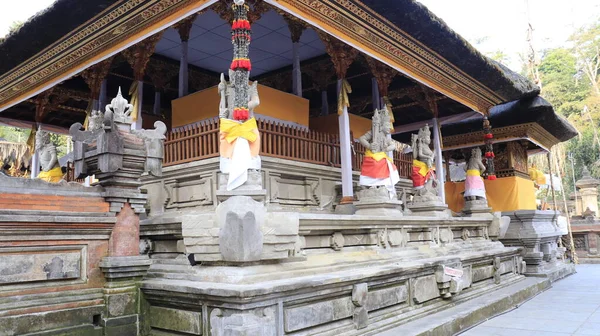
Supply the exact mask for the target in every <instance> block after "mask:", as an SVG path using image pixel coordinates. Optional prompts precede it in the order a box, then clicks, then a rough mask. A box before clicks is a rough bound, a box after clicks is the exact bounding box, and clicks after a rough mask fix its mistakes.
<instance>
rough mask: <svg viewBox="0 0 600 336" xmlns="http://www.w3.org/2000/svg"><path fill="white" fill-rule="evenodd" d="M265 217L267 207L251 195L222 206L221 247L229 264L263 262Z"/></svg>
mask: <svg viewBox="0 0 600 336" xmlns="http://www.w3.org/2000/svg"><path fill="white" fill-rule="evenodd" d="M265 216H266V209H265V207H264V205H263V204H262V203H260V202H256V201H254V200H253V199H252V198H251V197H248V196H233V197H230V198H229V199H228V200H227V201H225V202H223V203H221V204H219V206H218V207H217V222H218V223H219V227H220V231H219V248H220V251H221V255H223V259H224V260H225V261H235V262H248V261H257V260H260V257H261V254H262V251H263V234H262V232H261V226H262V225H264V223H265Z"/></svg>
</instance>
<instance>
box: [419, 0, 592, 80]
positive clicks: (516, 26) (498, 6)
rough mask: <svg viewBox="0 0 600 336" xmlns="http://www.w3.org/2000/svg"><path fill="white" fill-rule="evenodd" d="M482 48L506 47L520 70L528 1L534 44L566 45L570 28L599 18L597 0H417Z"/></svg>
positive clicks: (511, 62) (512, 65)
mask: <svg viewBox="0 0 600 336" xmlns="http://www.w3.org/2000/svg"><path fill="white" fill-rule="evenodd" d="M418 1H419V2H421V3H422V4H424V5H425V6H427V7H428V8H429V10H431V11H432V12H433V13H435V14H436V15H437V16H438V17H440V18H441V19H442V20H444V21H445V22H446V23H447V24H448V25H449V26H450V27H451V28H452V29H454V31H456V32H457V33H458V34H459V35H461V36H463V37H464V38H465V39H467V40H468V41H469V42H471V44H473V46H475V47H476V48H477V49H479V50H480V51H481V52H483V53H484V54H485V53H493V52H495V51H497V50H503V51H504V52H505V53H506V54H508V56H509V57H510V60H509V63H508V66H509V67H510V68H512V69H513V70H515V71H520V70H521V69H520V68H521V62H520V58H519V54H522V53H523V52H524V50H525V48H526V37H527V3H528V2H529V16H530V20H531V24H532V25H533V29H534V32H533V36H534V47H535V49H536V51H538V52H541V51H543V50H544V49H549V48H555V47H560V46H564V45H565V44H566V41H567V39H568V38H569V35H570V34H571V32H573V31H574V30H575V29H576V28H579V27H581V26H582V25H584V24H589V23H590V22H592V21H593V20H595V19H598V18H600V1H598V0H502V1H498V0H418Z"/></svg>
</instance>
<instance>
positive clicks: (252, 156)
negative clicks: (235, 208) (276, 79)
mask: <svg viewBox="0 0 600 336" xmlns="http://www.w3.org/2000/svg"><path fill="white" fill-rule="evenodd" d="M235 76H241V77H243V78H241V79H240V78H237V79H235ZM247 77H248V73H247V72H246V73H244V72H243V71H241V72H238V71H232V70H229V78H230V81H229V82H227V81H226V80H225V76H224V75H223V74H221V82H220V83H219V86H218V89H219V95H220V96H221V101H220V103H219V118H220V144H219V152H220V157H221V160H220V170H221V173H223V174H227V187H226V189H227V190H228V191H231V190H234V189H236V188H238V187H240V186H241V185H243V184H245V183H246V182H250V181H257V179H256V178H255V176H254V177H252V178H250V179H249V178H248V171H249V170H250V171H251V174H253V175H256V174H260V172H258V171H259V170H260V167H261V161H260V156H259V155H258V154H259V151H260V133H259V132H258V126H257V124H256V119H254V109H255V108H256V107H257V106H258V105H259V104H260V98H259V96H258V83H257V82H256V81H255V82H254V83H252V84H251V85H247V86H246V87H245V88H242V90H241V91H245V92H242V93H247V97H248V102H247V104H243V101H242V102H240V101H239V99H240V98H239V96H240V93H239V90H235V89H236V88H235V83H236V82H240V81H241V82H246V83H247V82H248V79H247ZM241 96H244V94H241ZM244 105H247V106H248V108H247V110H245V109H243V108H242V109H240V108H236V107H239V106H244ZM234 148H235V150H234ZM234 153H235V155H234ZM261 188H262V187H261Z"/></svg>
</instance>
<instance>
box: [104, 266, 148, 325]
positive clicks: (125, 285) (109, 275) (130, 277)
mask: <svg viewBox="0 0 600 336" xmlns="http://www.w3.org/2000/svg"><path fill="white" fill-rule="evenodd" d="M151 263H152V262H151V261H150V259H149V258H148V256H131V257H105V258H104V259H102V261H101V262H100V267H101V268H102V272H104V276H105V277H106V279H107V281H106V284H105V285H104V289H103V292H104V301H105V302H106V308H105V311H104V314H102V320H101V321H100V325H101V326H103V327H104V335H107V336H113V335H114V336H117V335H138V334H139V323H138V321H139V314H140V312H139V309H138V307H139V306H140V305H139V300H140V297H139V290H138V288H139V284H140V281H141V280H142V278H143V277H144V276H145V275H146V273H147V272H148V268H149V267H150V264H151Z"/></svg>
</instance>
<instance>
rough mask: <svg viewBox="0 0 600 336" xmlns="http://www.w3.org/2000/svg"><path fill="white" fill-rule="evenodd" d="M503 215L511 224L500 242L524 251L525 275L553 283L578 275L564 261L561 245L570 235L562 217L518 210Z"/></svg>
mask: <svg viewBox="0 0 600 336" xmlns="http://www.w3.org/2000/svg"><path fill="white" fill-rule="evenodd" d="M503 214H504V215H507V216H509V217H510V219H511V221H510V224H509V227H508V230H507V231H506V233H505V234H504V235H501V236H500V241H501V242H502V243H503V244H505V245H507V246H521V247H522V248H523V250H522V256H523V260H524V261H525V262H526V269H525V274H526V275H530V276H538V277H547V278H549V279H550V280H552V281H554V280H558V279H560V278H562V277H564V276H566V275H569V274H571V273H573V272H574V271H575V269H574V267H572V266H571V265H569V264H567V263H566V262H565V261H564V260H563V250H562V249H561V248H560V247H559V245H558V242H559V240H560V238H561V236H563V235H566V234H567V233H568V230H567V225H566V222H564V221H562V220H559V219H560V217H559V213H555V212H554V211H539V210H518V211H512V212H504V213H503Z"/></svg>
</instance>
